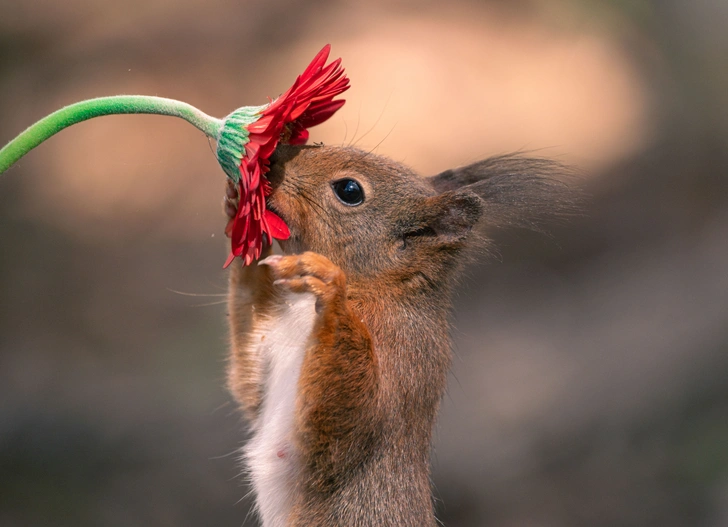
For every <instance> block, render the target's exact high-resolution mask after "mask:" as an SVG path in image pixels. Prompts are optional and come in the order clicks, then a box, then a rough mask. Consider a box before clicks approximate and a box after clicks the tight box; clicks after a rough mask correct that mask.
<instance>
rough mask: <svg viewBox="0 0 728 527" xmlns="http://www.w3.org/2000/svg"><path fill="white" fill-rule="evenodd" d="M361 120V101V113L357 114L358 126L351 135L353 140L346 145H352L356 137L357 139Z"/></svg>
mask: <svg viewBox="0 0 728 527" xmlns="http://www.w3.org/2000/svg"><path fill="white" fill-rule="evenodd" d="M360 122H361V102H360V103H359V113H357V114H356V128H354V133H353V134H352V136H351V142H350V143H349V144H348V145H346V146H351V145H352V144H353V143H354V139H356V134H357V132H358V131H359V123H360Z"/></svg>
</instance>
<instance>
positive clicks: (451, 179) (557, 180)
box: [429, 154, 581, 232]
mask: <svg viewBox="0 0 728 527" xmlns="http://www.w3.org/2000/svg"><path fill="white" fill-rule="evenodd" d="M570 179H573V172H572V171H571V170H570V169H569V168H567V167H566V166H564V165H562V164H561V163H558V162H556V161H551V160H548V159H539V158H529V157H522V156H520V155H517V154H510V155H504V156H497V157H492V158H489V159H485V160H483V161H479V162H477V163H474V164H472V165H468V166H466V167H462V168H457V169H454V170H447V171H445V172H442V173H441V174H438V175H436V176H433V177H431V178H429V182H430V184H431V185H432V186H433V188H434V189H435V190H436V191H438V192H447V191H453V190H455V189H462V190H468V191H471V192H473V193H475V194H477V195H478V196H480V198H482V200H483V203H484V208H483V217H484V221H485V222H486V223H487V224H488V225H491V226H494V227H523V228H527V229H531V230H535V231H539V232H543V231H544V229H543V226H542V225H543V223H545V222H548V221H553V220H558V219H562V218H565V217H569V216H574V215H576V214H578V213H579V211H580V210H581V207H580V202H581V199H580V196H579V193H578V191H577V190H576V189H575V187H574V185H572V184H569V180H570Z"/></svg>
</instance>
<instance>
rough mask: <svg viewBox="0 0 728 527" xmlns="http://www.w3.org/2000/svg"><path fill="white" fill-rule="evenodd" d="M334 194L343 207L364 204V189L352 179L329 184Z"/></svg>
mask: <svg viewBox="0 0 728 527" xmlns="http://www.w3.org/2000/svg"><path fill="white" fill-rule="evenodd" d="M331 186H332V188H333V189H334V194H336V197H337V198H339V199H340V200H341V202H342V203H343V204H344V205H350V206H352V207H354V206H356V205H361V204H362V203H363V202H364V189H363V188H361V185H360V184H359V183H357V182H356V181H354V180H353V179H340V180H339V181H335V182H334V183H332V184H331Z"/></svg>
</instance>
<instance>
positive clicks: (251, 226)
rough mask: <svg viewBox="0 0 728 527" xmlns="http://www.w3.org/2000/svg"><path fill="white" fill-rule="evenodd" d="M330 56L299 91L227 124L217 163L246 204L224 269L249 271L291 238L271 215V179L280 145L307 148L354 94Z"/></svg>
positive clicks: (318, 62) (325, 52)
mask: <svg viewBox="0 0 728 527" xmlns="http://www.w3.org/2000/svg"><path fill="white" fill-rule="evenodd" d="M330 50H331V46H330V45H326V46H324V48H323V49H322V50H321V51H319V53H318V54H317V55H316V57H315V58H314V59H313V61H312V62H311V64H309V65H308V67H307V68H306V70H305V71H304V72H303V73H302V74H301V75H300V76H299V77H298V78H297V79H296V81H295V82H294V83H293V86H291V87H290V88H289V89H288V91H286V92H285V93H284V94H283V95H281V96H280V97H278V98H277V99H275V100H274V101H271V102H270V103H269V104H267V105H265V106H258V107H243V108H239V109H237V110H235V111H234V112H233V113H231V114H230V115H229V116H228V117H227V118H226V119H225V123H224V125H223V127H222V130H221V132H220V136H219V138H218V148H217V157H218V161H219V162H220V165H221V166H222V167H223V170H225V172H226V173H227V175H228V177H230V178H231V179H232V180H233V181H235V182H236V183H237V184H238V194H239V197H240V201H239V205H238V212H237V215H236V216H235V217H234V218H232V219H231V220H230V222H229V223H228V225H227V228H226V229H225V232H226V233H227V234H228V235H229V236H230V240H231V251H230V255H229V256H228V259H227V261H226V262H225V265H224V267H227V266H228V265H230V263H231V262H232V261H233V260H234V259H235V257H236V256H240V257H242V258H243V262H244V264H245V265H249V264H250V263H251V262H252V261H253V260H257V259H258V258H259V257H260V254H261V251H262V249H263V244H264V242H267V243H268V244H271V243H272V241H273V238H276V239H280V240H285V239H286V238H288V237H289V236H290V231H289V230H288V226H287V225H286V223H285V222H284V221H283V220H282V219H281V218H280V216H278V215H277V214H275V213H274V212H273V211H271V210H267V209H266V201H265V198H266V197H267V196H268V195H269V194H270V193H271V188H270V184H269V183H268V180H267V179H265V174H266V173H267V172H268V170H269V169H270V161H269V159H270V156H271V155H272V154H273V152H274V151H275V149H276V147H277V146H278V144H279V143H281V142H282V143H287V144H292V145H301V144H305V143H306V141H307V140H308V128H310V127H311V126H316V125H317V124H321V123H323V122H324V121H326V120H327V119H328V118H329V117H331V116H332V115H333V114H334V113H335V112H336V111H337V110H338V109H339V108H341V107H342V106H343V105H344V102H345V101H344V100H342V99H339V100H336V101H335V100H333V99H334V97H336V96H337V95H339V94H341V93H343V92H344V91H346V90H347V89H348V88H349V79H348V78H347V77H346V75H345V74H344V69H343V68H342V67H341V59H337V60H335V61H333V62H331V63H330V64H329V65H326V61H327V60H328V57H329V52H330Z"/></svg>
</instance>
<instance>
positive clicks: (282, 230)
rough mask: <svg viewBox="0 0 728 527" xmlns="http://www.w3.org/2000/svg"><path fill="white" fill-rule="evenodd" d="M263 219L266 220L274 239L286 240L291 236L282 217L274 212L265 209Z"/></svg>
mask: <svg viewBox="0 0 728 527" xmlns="http://www.w3.org/2000/svg"><path fill="white" fill-rule="evenodd" d="M265 220H266V222H268V227H270V235H271V236H273V237H274V238H275V239H276V240H287V239H288V238H289V237H290V236H291V231H290V230H289V229H288V225H286V222H285V221H283V218H281V217H280V216H279V215H278V214H276V213H275V212H273V211H271V210H266V211H265Z"/></svg>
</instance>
